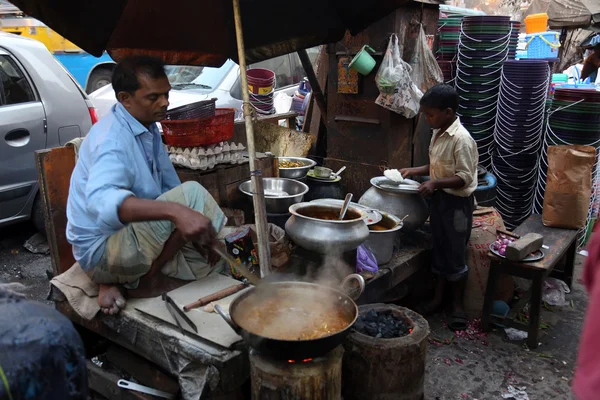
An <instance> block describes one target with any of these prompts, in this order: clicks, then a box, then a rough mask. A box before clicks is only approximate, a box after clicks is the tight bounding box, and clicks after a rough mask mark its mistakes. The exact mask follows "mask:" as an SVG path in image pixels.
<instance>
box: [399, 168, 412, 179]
mask: <svg viewBox="0 0 600 400" xmlns="http://www.w3.org/2000/svg"><path fill="white" fill-rule="evenodd" d="M400 173H401V174H402V177H403V178H405V179H406V177H408V176H412V175H413V172H412V168H402V169H401V170H400Z"/></svg>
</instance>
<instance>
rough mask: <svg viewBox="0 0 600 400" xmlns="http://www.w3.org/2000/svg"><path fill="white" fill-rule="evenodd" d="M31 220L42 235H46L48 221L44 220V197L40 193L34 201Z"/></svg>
mask: <svg viewBox="0 0 600 400" xmlns="http://www.w3.org/2000/svg"><path fill="white" fill-rule="evenodd" d="M31 222H33V226H35V229H37V230H38V232H40V233H41V234H42V235H44V236H46V223H45V221H44V204H43V202H42V197H41V196H40V194H39V193H38V194H37V195H36V196H35V200H34V201H33V207H32V209H31Z"/></svg>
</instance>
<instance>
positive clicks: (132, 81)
mask: <svg viewBox="0 0 600 400" xmlns="http://www.w3.org/2000/svg"><path fill="white" fill-rule="evenodd" d="M139 75H145V76H147V77H149V78H152V79H159V78H162V77H164V76H166V75H165V63H164V62H163V61H162V60H161V59H160V58H156V57H150V56H142V55H140V56H129V57H126V58H124V59H123V60H121V62H119V63H118V64H117V66H116V67H115V69H114V71H113V74H112V86H113V89H114V91H115V94H119V93H120V92H128V93H135V91H136V90H138V89H139V88H140V81H139V80H138V76H139Z"/></svg>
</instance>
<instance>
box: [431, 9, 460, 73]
mask: <svg viewBox="0 0 600 400" xmlns="http://www.w3.org/2000/svg"><path fill="white" fill-rule="evenodd" d="M461 23H462V17H449V18H440V19H439V20H438V39H439V40H438V49H437V52H436V59H437V62H438V65H439V66H440V69H441V70H442V73H443V74H444V82H446V83H451V82H453V81H454V78H455V76H456V52H457V50H458V40H459V38H460V26H461Z"/></svg>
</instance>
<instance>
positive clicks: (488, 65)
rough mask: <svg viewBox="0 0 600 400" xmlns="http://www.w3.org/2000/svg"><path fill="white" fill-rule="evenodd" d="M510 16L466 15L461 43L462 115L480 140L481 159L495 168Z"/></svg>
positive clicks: (458, 74)
mask: <svg viewBox="0 0 600 400" xmlns="http://www.w3.org/2000/svg"><path fill="white" fill-rule="evenodd" d="M511 32H512V27H511V23H510V17H504V16H468V17H464V18H463V21H462V26H461V33H460V38H459V44H458V55H457V72H456V90H457V92H458V94H459V96H460V106H459V109H458V115H459V116H460V119H461V121H462V123H463V125H464V126H465V127H466V128H467V130H468V131H469V132H470V133H471V136H473V138H474V139H475V141H476V142H477V147H478V150H479V162H480V164H481V165H482V166H483V167H484V168H486V169H488V170H489V169H490V167H491V152H490V150H491V148H492V147H493V143H494V126H495V122H496V104H497V100H498V92H499V90H500V79H501V74H502V65H503V63H504V61H506V60H507V59H508V54H509V45H510V38H511Z"/></svg>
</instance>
